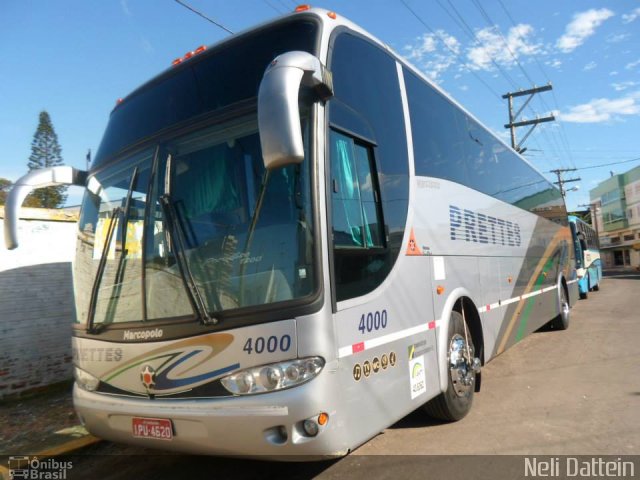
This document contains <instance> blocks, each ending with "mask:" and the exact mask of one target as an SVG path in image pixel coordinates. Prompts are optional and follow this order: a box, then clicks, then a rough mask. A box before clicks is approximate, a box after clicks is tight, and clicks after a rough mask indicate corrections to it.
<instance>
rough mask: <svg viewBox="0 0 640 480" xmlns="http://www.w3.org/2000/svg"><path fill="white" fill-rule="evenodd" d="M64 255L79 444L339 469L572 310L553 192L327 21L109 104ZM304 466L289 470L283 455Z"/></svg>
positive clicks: (239, 44)
mask: <svg viewBox="0 0 640 480" xmlns="http://www.w3.org/2000/svg"><path fill="white" fill-rule="evenodd" d="M55 184H74V185H81V186H83V187H85V188H86V192H85V194H84V200H83V202H82V209H81V214H80V219H79V223H78V237H77V256H76V259H75V264H74V289H75V296H76V313H77V318H76V319H75V323H74V328H73V357H74V369H75V379H76V382H75V386H74V393H73V396H74V404H75V408H76V410H77V412H78V415H79V417H80V419H81V421H82V423H83V424H84V425H85V426H86V428H87V429H88V431H89V432H91V433H92V434H94V435H96V436H98V437H101V438H104V439H108V440H112V441H115V442H123V443H130V444H136V445H146V446H150V447H156V448H166V449H171V450H178V451H183V452H190V453H204V454H215V455H247V456H255V457H257V456H261V457H273V458H290V457H284V456H307V457H323V456H338V455H344V454H347V453H348V452H350V451H351V450H353V449H354V448H356V447H357V446H359V445H361V444H362V443H364V442H366V441H367V440H368V439H370V438H372V437H373V436H375V435H376V434H377V433H378V432H380V431H381V430H383V429H384V428H386V427H387V426H389V425H391V424H393V423H394V422H396V421H397V420H399V419H401V418H402V417H404V416H406V415H407V414H408V413H409V412H411V411H413V410H415V409H417V408H420V407H424V409H425V410H426V413H428V414H430V415H432V416H435V417H438V418H441V419H445V420H449V421H454V420H459V419H461V418H462V417H464V416H465V415H466V414H467V412H469V410H470V408H471V406H472V401H473V397H474V393H475V392H477V391H479V389H480V379H481V368H482V365H484V364H485V363H486V362H488V361H489V360H491V359H492V358H494V357H495V356H497V355H499V354H500V353H501V352H503V351H504V350H505V349H507V348H508V347H510V346H511V345H514V344H515V343H517V342H518V341H519V340H521V339H522V338H524V337H525V336H526V335H528V334H529V333H531V332H533V331H535V330H537V329H539V328H540V327H542V326H543V325H545V324H547V323H549V322H551V323H552V324H553V325H554V326H555V327H557V328H561V329H564V328H566V327H567V325H568V322H569V314H570V305H571V304H572V303H573V301H574V299H575V298H577V280H576V273H575V262H574V259H573V254H574V253H573V248H572V243H571V232H570V230H569V228H568V227H567V213H566V209H565V206H564V203H563V199H562V197H561V195H560V193H559V191H558V190H557V189H556V188H555V187H554V186H553V185H552V184H550V183H549V182H548V181H547V180H546V179H545V178H544V177H543V176H542V175H541V174H540V173H539V172H538V171H536V169H534V168H533V167H532V166H531V165H530V164H529V163H528V162H527V161H526V160H525V159H523V158H522V157H520V156H519V155H517V154H516V153H514V151H513V150H512V149H510V148H509V147H508V146H506V145H505V144H504V143H503V142H502V141H500V140H499V139H498V138H496V137H495V136H494V135H493V134H492V133H490V132H489V131H488V130H487V129H486V128H485V127H483V126H482V125H481V124H480V122H478V121H477V120H476V119H475V118H474V117H473V116H472V115H470V114H469V113H468V112H467V111H465V109H464V108H462V107H461V106H460V105H458V104H457V103H456V102H455V101H454V100H452V99H451V98H450V97H449V96H448V95H447V94H445V93H444V92H443V91H442V90H441V89H439V88H438V87H437V86H436V85H433V84H432V83H430V82H429V81H428V80H427V79H426V78H425V77H424V75H422V74H421V73H420V71H418V70H417V69H416V68H415V67H413V66H411V65H410V64H409V63H407V61H406V60H405V59H403V58H402V57H400V56H399V55H397V54H395V53H393V52H392V51H391V50H390V48H389V47H387V46H386V45H384V44H383V43H382V42H380V41H379V40H377V39H375V38H374V37H372V36H371V35H370V34H368V33H367V32H365V31H364V30H363V29H361V28H360V27H358V26H356V25H354V24H353V23H351V22H350V21H348V20H346V19H344V18H342V17H341V16H339V15H336V14H335V13H333V12H328V11H326V10H322V9H304V8H302V9H299V11H297V12H295V13H292V14H291V15H288V16H285V17H283V18H280V19H277V20H275V21H273V22H269V23H267V24H265V25H262V26H259V27H256V28H254V29H251V30H249V31H246V32H244V33H241V34H237V35H234V36H232V37H230V38H228V39H226V40H224V41H222V42H220V43H219V44H216V45H213V46H211V47H209V48H205V47H201V48H198V49H197V50H195V51H193V52H189V53H188V54H187V55H185V56H184V57H183V58H179V59H176V60H175V61H174V62H173V65H172V66H171V67H170V68H169V69H168V70H167V71H165V72H163V73H161V74H160V75H158V76H157V77H156V78H154V79H152V80H150V81H149V82H147V83H146V84H144V85H142V86H141V87H140V88H138V89H137V90H135V91H134V92H133V93H131V94H130V95H128V96H127V97H125V98H123V99H122V100H121V101H119V102H118V104H117V105H116V107H115V108H114V110H113V111H112V113H111V116H110V119H109V123H108V126H107V128H106V132H105V134H104V137H103V139H102V142H101V145H100V148H99V150H98V152H97V154H96V157H95V159H94V161H93V163H92V165H91V168H90V170H89V171H88V172H84V171H78V170H74V169H72V168H71V167H55V168H53V169H48V170H37V171H34V172H32V173H30V174H28V175H26V176H25V177H23V178H22V179H21V180H19V181H18V182H17V185H16V186H15V187H14V189H13V190H12V192H11V194H10V196H9V200H8V205H7V210H6V220H7V221H6V230H5V238H6V242H7V245H8V247H9V248H15V246H16V245H17V239H16V229H17V227H16V222H17V218H18V214H19V212H18V208H19V206H20V204H21V203H22V200H23V199H24V198H25V196H26V195H27V193H28V192H29V191H31V190H32V189H33V188H38V187H42V186H47V185H55ZM297 458H301V457H297Z"/></svg>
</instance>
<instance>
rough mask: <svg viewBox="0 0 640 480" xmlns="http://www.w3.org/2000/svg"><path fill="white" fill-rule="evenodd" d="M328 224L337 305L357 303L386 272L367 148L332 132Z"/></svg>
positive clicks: (379, 212) (382, 233) (387, 264)
mask: <svg viewBox="0 0 640 480" xmlns="http://www.w3.org/2000/svg"><path fill="white" fill-rule="evenodd" d="M330 142H331V150H330V151H331V177H330V178H331V183H330V189H331V218H332V229H331V231H332V234H333V247H334V249H333V253H334V278H335V294H336V300H337V301H340V300H345V299H348V298H354V297H358V296H360V295H364V294H365V293H368V292H370V291H371V290H373V289H374V288H376V287H377V286H378V285H380V284H381V283H382V281H383V280H384V279H385V277H386V276H387V274H388V273H389V269H390V260H389V249H388V248H387V237H386V231H385V228H384V222H383V219H382V206H381V204H380V190H379V185H378V181H377V176H376V170H375V163H374V160H373V152H372V149H371V147H369V146H367V145H365V144H364V143H360V142H358V141H356V140H354V139H353V138H351V137H348V136H346V135H343V134H341V133H338V132H336V131H334V130H331V134H330Z"/></svg>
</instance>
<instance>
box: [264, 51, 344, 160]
mask: <svg viewBox="0 0 640 480" xmlns="http://www.w3.org/2000/svg"><path fill="white" fill-rule="evenodd" d="M301 85H302V86H305V87H311V89H312V90H313V91H314V93H315V95H316V98H317V99H318V100H321V101H326V100H328V99H329V98H331V97H332V96H333V82H332V79H331V72H329V71H328V70H327V69H326V68H325V67H324V66H323V65H322V64H321V63H320V60H318V59H317V58H316V57H314V56H313V55H311V54H310V53H307V52H300V51H293V52H287V53H283V54H282V55H278V56H277V57H276V58H275V59H274V60H273V61H272V62H271V63H270V64H269V66H268V67H267V69H266V71H265V73H264V76H263V77H262V81H261V82H260V89H259V91H258V127H259V129H260V144H261V146H262V158H263V161H264V166H265V168H266V169H267V170H271V169H274V168H278V167H283V166H286V165H290V164H295V163H301V162H302V160H303V159H304V146H303V144H302V130H301V128H300V111H299V109H298V95H299V93H300V87H301Z"/></svg>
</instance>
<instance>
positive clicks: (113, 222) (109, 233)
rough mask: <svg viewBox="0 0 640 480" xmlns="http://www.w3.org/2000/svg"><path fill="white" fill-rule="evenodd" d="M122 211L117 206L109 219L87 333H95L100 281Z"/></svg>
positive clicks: (92, 291)
mask: <svg viewBox="0 0 640 480" xmlns="http://www.w3.org/2000/svg"><path fill="white" fill-rule="evenodd" d="M121 211H122V209H121V208H120V207H115V208H114V209H113V210H112V211H111V217H110V219H109V227H108V228H107V234H106V236H105V237H106V238H105V240H104V246H103V247H102V254H101V255H100V262H99V263H98V270H97V271H96V278H95V280H94V281H93V287H92V289H91V298H90V299H89V311H88V312H87V333H95V332H94V330H93V322H94V319H95V316H96V303H97V301H98V291H99V290H100V282H102V275H103V274H104V267H105V266H106V264H107V257H108V256H109V247H110V246H111V240H112V238H113V232H114V230H115V226H116V216H117V215H118V213H120V212H121ZM96 230H97V229H96ZM97 233H98V232H97V231H96V234H97ZM94 242H95V240H94Z"/></svg>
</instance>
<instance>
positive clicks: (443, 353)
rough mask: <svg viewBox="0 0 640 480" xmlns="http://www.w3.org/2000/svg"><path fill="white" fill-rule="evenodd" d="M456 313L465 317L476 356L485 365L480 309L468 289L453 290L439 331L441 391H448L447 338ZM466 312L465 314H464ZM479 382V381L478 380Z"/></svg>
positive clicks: (443, 312)
mask: <svg viewBox="0 0 640 480" xmlns="http://www.w3.org/2000/svg"><path fill="white" fill-rule="evenodd" d="M453 311H456V312H458V313H460V314H462V315H463V316H464V319H465V321H466V322H467V325H468V327H469V333H470V334H471V340H472V341H473V344H474V346H475V348H476V356H477V357H478V358H480V362H481V363H482V365H484V363H485V360H484V350H485V349H484V333H483V331H482V322H481V319H480V313H479V312H478V307H477V306H476V304H475V302H474V301H473V299H472V297H471V293H470V292H469V291H468V290H467V289H466V288H462V287H460V288H456V289H455V290H453V291H452V292H451V293H450V294H449V296H448V297H447V300H446V301H445V304H444V306H443V308H442V315H441V317H440V322H439V323H440V325H439V328H438V330H437V332H438V338H437V346H438V372H439V378H440V390H441V391H442V392H444V391H446V390H447V386H448V382H449V376H448V373H447V351H448V347H447V338H448V332H449V321H450V319H451V312H453ZM463 311H464V313H463ZM478 380H479V379H478ZM479 386H480V382H479V381H478V382H477V385H476V391H479Z"/></svg>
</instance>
